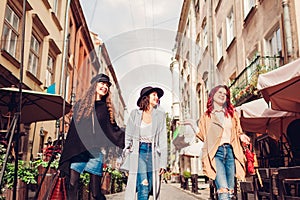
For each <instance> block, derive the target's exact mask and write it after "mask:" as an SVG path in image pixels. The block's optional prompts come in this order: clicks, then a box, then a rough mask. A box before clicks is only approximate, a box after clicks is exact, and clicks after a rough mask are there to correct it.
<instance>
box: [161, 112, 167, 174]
mask: <svg viewBox="0 0 300 200" xmlns="http://www.w3.org/2000/svg"><path fill="white" fill-rule="evenodd" d="M162 118H163V119H162V120H161V124H160V132H159V149H160V151H161V157H160V159H161V160H160V168H163V169H166V168H167V162H168V141H167V140H168V135H167V124H166V114H165V113H163V114H162Z"/></svg>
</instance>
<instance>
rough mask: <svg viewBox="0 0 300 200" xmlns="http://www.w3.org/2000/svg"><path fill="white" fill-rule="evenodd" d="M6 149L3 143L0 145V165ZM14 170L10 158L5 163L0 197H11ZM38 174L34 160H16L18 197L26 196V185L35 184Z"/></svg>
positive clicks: (23, 197)
mask: <svg viewBox="0 0 300 200" xmlns="http://www.w3.org/2000/svg"><path fill="white" fill-rule="evenodd" d="M5 152H6V149H5V148H4V146H3V145H0V165H1V166H2V165H3V162H4V157H5ZM14 170H15V163H14V162H13V160H12V159H11V158H9V162H8V163H7V164H6V168H5V172H4V176H3V181H2V185H1V193H0V195H1V198H2V199H11V197H12V187H13V182H14ZM37 175H38V170H37V168H36V166H35V164H34V162H31V161H28V162H25V161H23V160H19V161H18V175H17V178H18V182H17V197H18V198H19V199H25V198H27V185H28V184H37V181H36V177H37Z"/></svg>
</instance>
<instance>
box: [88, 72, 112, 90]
mask: <svg viewBox="0 0 300 200" xmlns="http://www.w3.org/2000/svg"><path fill="white" fill-rule="evenodd" d="M94 82H105V83H108V86H109V87H110V86H111V82H110V80H109V77H108V76H107V75H105V74H102V73H101V74H97V75H96V76H95V77H94V78H92V80H91V84H93V83H94Z"/></svg>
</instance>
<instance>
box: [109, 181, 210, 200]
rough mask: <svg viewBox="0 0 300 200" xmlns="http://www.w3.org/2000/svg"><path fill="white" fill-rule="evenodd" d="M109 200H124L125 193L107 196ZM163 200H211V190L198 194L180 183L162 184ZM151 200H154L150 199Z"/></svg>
mask: <svg viewBox="0 0 300 200" xmlns="http://www.w3.org/2000/svg"><path fill="white" fill-rule="evenodd" d="M105 196H106V198H107V200H123V199H124V192H120V193H116V194H110V195H105ZM160 199H161V200H169V199H172V200H197V199H200V200H207V199H209V188H205V189H200V190H199V192H198V194H195V193H192V192H191V191H190V190H183V189H182V188H180V183H167V184H166V183H162V188H161V198H160ZM150 200H153V198H152V197H150Z"/></svg>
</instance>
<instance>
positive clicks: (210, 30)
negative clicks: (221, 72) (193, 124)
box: [206, 0, 216, 90]
mask: <svg viewBox="0 0 300 200" xmlns="http://www.w3.org/2000/svg"><path fill="white" fill-rule="evenodd" d="M212 4H213V3H212V0H209V1H208V7H209V8H208V23H207V25H208V35H209V46H208V48H209V56H210V59H209V61H208V62H209V74H210V76H209V78H210V84H209V88H206V89H208V90H211V89H212V88H213V87H214V85H215V84H216V83H215V70H214V48H213V19H212V12H213V6H212Z"/></svg>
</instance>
